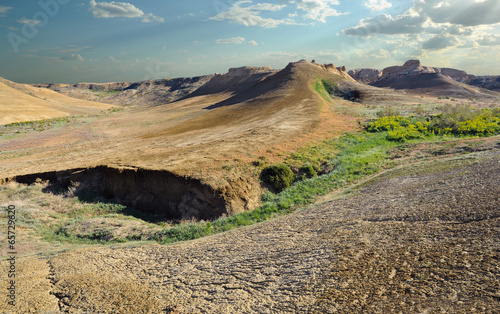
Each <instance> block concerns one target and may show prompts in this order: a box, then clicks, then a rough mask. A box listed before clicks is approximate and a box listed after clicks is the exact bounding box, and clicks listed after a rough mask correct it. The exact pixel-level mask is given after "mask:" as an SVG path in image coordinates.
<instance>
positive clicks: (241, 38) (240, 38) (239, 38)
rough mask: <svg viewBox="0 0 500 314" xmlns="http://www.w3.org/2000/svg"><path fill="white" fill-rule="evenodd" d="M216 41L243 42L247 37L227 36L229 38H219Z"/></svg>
mask: <svg viewBox="0 0 500 314" xmlns="http://www.w3.org/2000/svg"><path fill="white" fill-rule="evenodd" d="M216 42H217V43H218V44H242V43H244V42H245V38H243V37H234V38H227V39H217V40H216Z"/></svg>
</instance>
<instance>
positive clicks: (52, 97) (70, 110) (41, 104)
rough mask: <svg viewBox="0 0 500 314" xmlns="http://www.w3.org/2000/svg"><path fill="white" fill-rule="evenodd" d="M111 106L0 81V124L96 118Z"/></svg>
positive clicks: (3, 80) (43, 89)
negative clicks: (85, 116) (70, 117)
mask: <svg viewBox="0 0 500 314" xmlns="http://www.w3.org/2000/svg"><path fill="white" fill-rule="evenodd" d="M109 108H111V106H110V105H107V104H103V103H98V102H91V101H86V100H79V99H74V98H70V97H67V96H64V95H61V94H59V93H56V92H54V91H52V90H49V89H45V88H36V87H33V86H29V85H25V84H17V83H14V82H10V81H8V80H5V79H0V124H9V123H13V122H22V121H33V120H42V119H50V118H58V117H66V116H69V115H85V114H96V113H99V112H100V111H102V110H106V109H109Z"/></svg>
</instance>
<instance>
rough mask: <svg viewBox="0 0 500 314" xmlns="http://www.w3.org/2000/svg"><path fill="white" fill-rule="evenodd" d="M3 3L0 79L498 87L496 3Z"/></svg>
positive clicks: (499, 5)
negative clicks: (452, 78) (221, 76)
mask: <svg viewBox="0 0 500 314" xmlns="http://www.w3.org/2000/svg"><path fill="white" fill-rule="evenodd" d="M123 1H124V2H122V1H100V0H90V1H89V0H84V1H82V0H22V1H19V0H1V1H0V76H2V77H5V78H7V79H10V80H14V81H17V82H24V83H35V82H38V83H42V82H44V83H49V82H54V83H55V82H63V83H77V82H106V81H139V80H145V79H153V78H162V77H187V76H196V75H203V74H210V73H214V72H219V73H225V72H227V70H228V68H230V67H238V66H244V65H253V66H267V65H269V66H272V67H273V68H283V67H285V66H286V65H287V63H288V62H291V61H298V60H300V59H304V58H305V59H308V60H312V59H316V60H317V61H318V62H321V63H333V64H335V65H336V66H342V65H345V66H347V68H348V69H352V68H358V67H372V68H379V69H382V68H384V67H387V66H391V65H398V64H402V63H403V62H404V61H406V60H409V59H420V60H422V62H423V64H424V65H428V66H438V67H453V68H458V69H463V70H466V71H468V72H469V73H472V74H476V75H488V74H492V75H493V74H496V75H500V0H444V1H443V0H401V1H396V0H350V1H348V0H266V1H257V0H186V1H173V0H147V1H144V0H143V1H138V0H134V1H132V0H123Z"/></svg>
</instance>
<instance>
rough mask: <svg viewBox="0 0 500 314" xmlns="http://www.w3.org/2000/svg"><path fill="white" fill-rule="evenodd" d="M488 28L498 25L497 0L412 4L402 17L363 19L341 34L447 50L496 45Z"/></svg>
mask: <svg viewBox="0 0 500 314" xmlns="http://www.w3.org/2000/svg"><path fill="white" fill-rule="evenodd" d="M367 2H375V0H374V1H370V0H366V3H367ZM379 2H380V1H379ZM366 3H365V4H366ZM491 24H498V25H500V1H499V0H493V1H492V0H456V1H443V0H425V1H424V0H414V3H413V7H411V8H410V9H409V10H407V11H406V12H405V13H403V14H401V15H398V16H395V17H393V16H391V15H387V14H380V15H378V16H376V17H372V18H367V19H362V20H360V21H359V23H358V25H356V26H354V27H351V28H347V29H344V30H343V33H344V34H345V35H348V36H360V37H365V38H366V37H377V38H379V40H380V39H382V40H384V39H385V40H389V38H388V37H387V36H385V35H402V38H401V40H403V41H406V42H407V43H409V42H412V44H417V45H419V46H420V48H421V49H424V50H446V49H447V48H449V47H457V48H466V47H472V46H473V45H474V44H475V45H478V46H488V45H496V43H497V38H496V35H495V31H494V30H492V26H491ZM488 28H489V29H488ZM384 36H385V37H384Z"/></svg>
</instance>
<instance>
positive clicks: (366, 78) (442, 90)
mask: <svg viewBox="0 0 500 314" xmlns="http://www.w3.org/2000/svg"><path fill="white" fill-rule="evenodd" d="M349 75H351V76H352V77H353V78H355V79H356V80H358V81H359V82H361V83H365V84H369V85H371V86H375V87H382V88H391V89H394V90H400V91H406V92H408V93H411V94H418V95H429V96H436V97H444V96H449V97H456V98H470V97H472V98H498V97H500V94H499V93H497V92H495V91H494V88H490V89H491V90H488V89H485V88H481V87H491V86H490V85H491V84H490V85H488V84H486V83H484V84H482V85H481V82H483V81H484V82H486V80H478V79H475V77H474V76H473V75H468V74H467V73H466V72H465V71H460V70H456V69H450V68H435V67H427V66H423V65H422V64H421V63H420V61H419V60H409V61H407V62H405V64H404V65H402V66H392V67H388V68H385V69H384V70H383V71H380V70H375V69H355V70H351V71H349ZM490 81H493V80H490ZM471 82H475V84H470V85H469V84H465V83H471ZM473 85H475V86H473Z"/></svg>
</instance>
